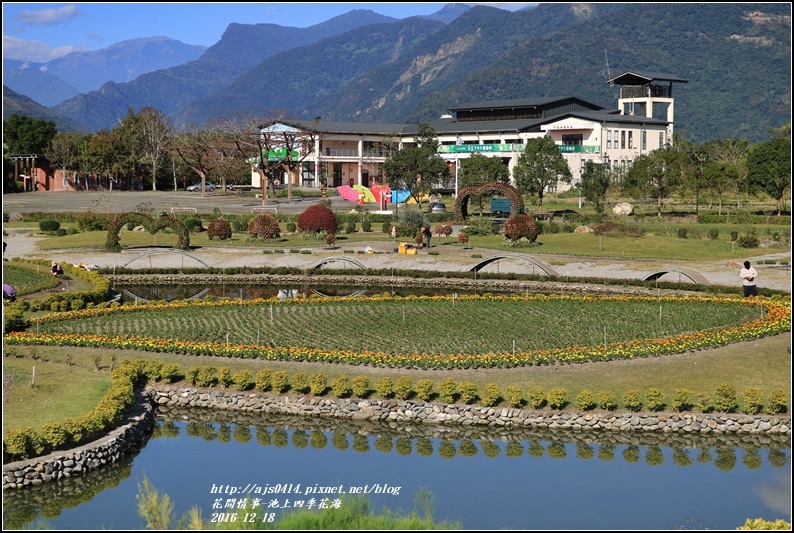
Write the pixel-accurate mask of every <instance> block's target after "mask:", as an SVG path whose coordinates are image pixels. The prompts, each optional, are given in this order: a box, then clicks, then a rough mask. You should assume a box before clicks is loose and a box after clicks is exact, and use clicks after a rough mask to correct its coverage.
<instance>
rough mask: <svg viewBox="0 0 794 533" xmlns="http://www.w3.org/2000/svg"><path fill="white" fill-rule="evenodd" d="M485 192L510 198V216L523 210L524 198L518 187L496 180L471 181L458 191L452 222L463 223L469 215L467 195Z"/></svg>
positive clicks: (477, 194)
mask: <svg viewBox="0 0 794 533" xmlns="http://www.w3.org/2000/svg"><path fill="white" fill-rule="evenodd" d="M486 192H499V193H501V194H502V195H504V196H506V197H507V199H508V200H510V216H511V217H514V216H516V215H518V214H521V213H523V212H524V199H523V198H522V197H521V194H520V193H519V192H518V189H516V188H515V187H513V186H512V185H509V184H507V183H498V182H487V183H472V184H471V185H466V186H465V187H463V188H462V189H461V190H460V191H458V197H457V198H456V199H455V214H454V215H453V222H455V223H458V224H464V223H465V222H466V218H467V217H468V216H469V197H470V196H479V195H481V194H483V193H486Z"/></svg>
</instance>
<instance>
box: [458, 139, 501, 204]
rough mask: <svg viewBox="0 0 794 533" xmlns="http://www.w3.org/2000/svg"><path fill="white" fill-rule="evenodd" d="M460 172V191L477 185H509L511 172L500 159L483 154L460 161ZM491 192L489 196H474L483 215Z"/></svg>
mask: <svg viewBox="0 0 794 533" xmlns="http://www.w3.org/2000/svg"><path fill="white" fill-rule="evenodd" d="M460 163H461V165H460V170H459V172H458V190H460V189H461V188H463V187H465V186H466V185H473V184H475V183H509V182H510V171H509V170H508V169H507V167H506V166H505V165H504V164H503V163H502V159H501V158H499V157H488V156H485V155H482V154H478V153H475V154H472V155H471V157H469V158H468V159H462V160H460ZM490 196H491V191H488V193H487V194H479V195H476V196H475V195H472V199H473V200H476V201H477V205H478V207H479V209H480V213H482V212H483V211H484V210H485V208H484V205H483V202H484V201H485V200H486V198H490Z"/></svg>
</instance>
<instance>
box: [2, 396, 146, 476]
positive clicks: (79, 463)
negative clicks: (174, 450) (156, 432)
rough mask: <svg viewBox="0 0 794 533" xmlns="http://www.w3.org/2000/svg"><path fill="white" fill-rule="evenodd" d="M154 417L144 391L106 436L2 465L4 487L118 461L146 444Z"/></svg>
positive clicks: (69, 473) (83, 471) (73, 472)
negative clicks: (130, 412) (78, 445)
mask: <svg viewBox="0 0 794 533" xmlns="http://www.w3.org/2000/svg"><path fill="white" fill-rule="evenodd" d="M154 418H155V416H154V404H153V403H152V399H151V396H150V395H149V394H148V392H146V391H142V392H141V393H140V394H139V398H138V402H137V404H136V406H135V409H134V411H133V414H131V415H130V416H129V417H128V418H127V420H125V421H124V423H123V424H122V425H121V426H119V427H118V428H116V429H114V430H113V431H111V432H110V433H109V434H107V435H105V436H104V437H102V438H100V439H98V440H95V441H93V442H90V443H88V444H86V445H83V446H80V447H79V448H74V449H72V450H62V451H58V452H55V453H52V454H50V455H45V456H42V457H34V458H33V459H28V460H26V461H17V462H14V463H8V464H5V465H3V490H5V489H19V488H22V487H28V486H31V485H41V484H42V483H45V482H48V481H55V480H57V479H61V478H70V477H76V476H80V475H82V474H84V473H85V472H87V471H90V470H95V469H98V468H101V467H103V466H105V465H109V464H113V463H116V462H118V461H119V460H121V459H122V458H124V457H126V456H127V455H129V454H131V453H134V452H137V451H138V450H140V449H141V448H142V447H143V446H144V445H145V444H146V441H147V440H148V439H149V437H150V436H151V434H152V430H153V429H154Z"/></svg>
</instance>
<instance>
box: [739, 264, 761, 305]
mask: <svg viewBox="0 0 794 533" xmlns="http://www.w3.org/2000/svg"><path fill="white" fill-rule="evenodd" d="M739 277H740V278H742V286H743V287H744V296H745V298H746V297H748V296H758V287H756V285H755V278H757V277H758V272H757V271H756V270H755V269H754V268H753V267H751V266H750V261H745V262H744V268H743V269H742V271H741V272H739Z"/></svg>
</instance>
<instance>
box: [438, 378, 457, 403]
mask: <svg viewBox="0 0 794 533" xmlns="http://www.w3.org/2000/svg"><path fill="white" fill-rule="evenodd" d="M457 393H458V387H457V384H456V383H455V380H454V379H452V378H444V379H442V380H441V381H439V382H438V399H439V400H441V401H442V402H444V403H455V395H456V394H457Z"/></svg>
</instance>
